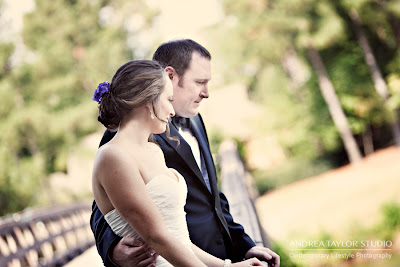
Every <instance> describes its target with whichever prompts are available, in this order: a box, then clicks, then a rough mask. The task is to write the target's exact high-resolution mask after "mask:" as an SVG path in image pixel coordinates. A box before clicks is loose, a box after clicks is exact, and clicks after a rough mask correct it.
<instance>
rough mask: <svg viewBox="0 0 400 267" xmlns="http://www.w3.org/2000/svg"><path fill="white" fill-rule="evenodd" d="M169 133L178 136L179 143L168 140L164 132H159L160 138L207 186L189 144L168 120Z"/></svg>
mask: <svg viewBox="0 0 400 267" xmlns="http://www.w3.org/2000/svg"><path fill="white" fill-rule="evenodd" d="M169 128H170V133H171V136H178V137H179V140H180V145H179V146H177V144H176V142H175V141H173V140H170V139H169V138H168V137H167V135H166V134H165V133H162V134H160V136H161V138H163V139H164V141H165V142H167V143H168V144H169V145H170V146H171V147H172V148H173V149H174V150H175V151H176V153H177V154H178V155H179V156H180V157H181V158H182V160H183V161H184V162H185V163H186V164H187V165H188V166H189V167H190V169H191V170H192V171H193V172H194V174H195V175H196V177H197V178H198V179H199V180H200V181H201V182H202V184H203V185H204V186H205V187H207V185H206V183H205V181H204V179H203V175H202V174H201V171H200V169H199V166H198V165H197V163H196V160H195V159H194V156H193V153H192V149H191V148H190V146H189V144H188V143H187V142H186V141H185V139H184V138H183V137H182V136H181V135H180V134H179V132H178V130H177V129H176V128H175V126H174V125H173V124H172V123H171V122H170V123H169Z"/></svg>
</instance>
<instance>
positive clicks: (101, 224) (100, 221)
mask: <svg viewBox="0 0 400 267" xmlns="http://www.w3.org/2000/svg"><path fill="white" fill-rule="evenodd" d="M114 135H115V132H110V131H108V130H107V131H105V133H104V135H103V138H102V140H101V142H100V146H102V145H104V144H105V143H107V142H108V141H110V140H111V139H112V138H113V137H114ZM90 227H91V228H92V232H93V234H94V238H95V240H96V246H97V251H98V253H99V255H100V256H101V258H102V260H103V263H104V265H105V266H107V267H109V266H111V267H118V266H117V265H116V264H115V263H113V262H112V261H111V259H110V257H109V255H110V252H111V251H112V249H113V248H114V247H115V245H116V244H117V243H118V242H119V241H120V240H121V237H119V236H117V235H116V234H114V232H113V231H112V230H111V228H110V226H109V225H108V223H107V222H106V220H105V219H104V216H103V214H102V213H101V211H100V209H99V208H98V207H97V204H96V202H95V201H93V205H92V215H91V217H90Z"/></svg>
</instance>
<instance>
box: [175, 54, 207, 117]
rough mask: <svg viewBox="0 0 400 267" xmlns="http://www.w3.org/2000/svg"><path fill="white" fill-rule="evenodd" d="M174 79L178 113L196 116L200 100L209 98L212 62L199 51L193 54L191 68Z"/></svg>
mask: <svg viewBox="0 0 400 267" xmlns="http://www.w3.org/2000/svg"><path fill="white" fill-rule="evenodd" d="M175 78H176V79H173V81H172V83H173V87H174V101H173V102H172V105H173V106H174V109H175V113H176V115H179V116H182V117H185V118H190V117H193V116H196V115H197V114H198V113H199V111H198V108H199V106H200V102H201V101H202V100H203V99H204V98H208V82H209V81H210V80H211V63H210V60H209V59H208V58H205V57H202V56H201V55H199V54H198V53H196V52H195V53H193V54H192V60H191V62H190V65H189V68H188V69H187V70H186V72H185V73H184V75H183V76H182V77H175Z"/></svg>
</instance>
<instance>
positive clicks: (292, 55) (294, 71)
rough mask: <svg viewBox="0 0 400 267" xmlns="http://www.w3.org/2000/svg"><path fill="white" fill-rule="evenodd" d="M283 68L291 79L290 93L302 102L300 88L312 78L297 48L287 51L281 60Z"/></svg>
mask: <svg viewBox="0 0 400 267" xmlns="http://www.w3.org/2000/svg"><path fill="white" fill-rule="evenodd" d="M281 63H282V66H283V69H284V70H285V72H286V74H287V76H288V77H289V80H290V87H289V90H290V93H291V94H292V95H293V96H294V97H295V98H296V100H298V101H300V102H302V101H303V96H302V94H301V91H300V90H299V89H300V88H301V87H302V86H303V85H304V84H305V83H306V82H307V80H308V79H309V78H310V73H309V71H308V70H307V69H306V68H305V66H304V64H303V63H302V62H301V60H300V59H299V56H298V55H297V53H296V50H294V49H293V48H290V49H288V50H287V51H286V53H285V56H284V57H283V58H282V60H281Z"/></svg>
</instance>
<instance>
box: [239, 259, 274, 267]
mask: <svg viewBox="0 0 400 267" xmlns="http://www.w3.org/2000/svg"><path fill="white" fill-rule="evenodd" d="M247 266H268V265H265V264H263V263H262V262H261V261H260V260H259V259H257V258H251V259H248V260H245V261H241V262H237V263H233V264H232V267H247Z"/></svg>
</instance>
